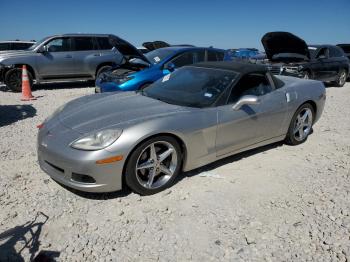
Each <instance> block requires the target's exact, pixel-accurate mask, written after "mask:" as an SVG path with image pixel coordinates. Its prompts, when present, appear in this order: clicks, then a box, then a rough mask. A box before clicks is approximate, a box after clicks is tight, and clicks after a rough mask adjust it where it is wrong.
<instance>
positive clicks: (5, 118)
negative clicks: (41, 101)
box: [0, 105, 36, 127]
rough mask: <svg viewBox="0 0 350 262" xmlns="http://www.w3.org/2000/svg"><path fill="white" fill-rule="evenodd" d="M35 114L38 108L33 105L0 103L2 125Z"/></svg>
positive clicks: (0, 122)
mask: <svg viewBox="0 0 350 262" xmlns="http://www.w3.org/2000/svg"><path fill="white" fill-rule="evenodd" d="M35 115H36V109H35V108H34V107H33V106H32V105H0V127H2V126H7V125H10V124H12V123H15V122H17V121H20V120H23V119H26V118H29V117H34V116H35Z"/></svg>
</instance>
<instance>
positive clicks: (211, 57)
mask: <svg viewBox="0 0 350 262" xmlns="http://www.w3.org/2000/svg"><path fill="white" fill-rule="evenodd" d="M224 55H225V51H224V50H221V49H216V48H211V47H210V48H205V47H187V46H172V47H165V48H160V49H156V50H153V51H151V52H149V53H147V54H144V55H143V54H141V53H140V55H139V56H138V57H137V58H133V59H131V60H127V59H125V63H124V64H122V65H119V66H117V67H114V68H112V69H110V70H108V71H105V72H103V73H101V74H100V75H99V76H98V77H97V80H96V88H95V92H96V93H103V92H113V91H133V90H140V89H143V88H145V87H146V86H148V85H150V84H151V83H153V82H155V81H156V80H158V79H160V78H161V77H163V76H165V75H167V74H169V73H171V72H172V71H174V70H175V69H176V68H179V67H182V66H185V65H190V64H194V63H197V62H203V61H222V60H223V59H224Z"/></svg>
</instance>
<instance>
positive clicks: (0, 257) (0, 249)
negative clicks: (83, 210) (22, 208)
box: [0, 212, 60, 261]
mask: <svg viewBox="0 0 350 262" xmlns="http://www.w3.org/2000/svg"><path fill="white" fill-rule="evenodd" d="M48 219H49V217H48V216H47V215H45V214H44V213H42V212H38V213H37V214H36V216H35V218H34V220H33V221H28V222H27V223H25V224H23V225H20V226H16V227H14V228H11V229H9V230H6V231H5V232H3V233H0V243H1V244H0V261H25V259H24V258H23V257H22V252H23V251H24V250H25V249H28V251H29V254H30V259H29V261H55V258H57V257H58V256H59V254H60V253H59V252H57V251H49V250H41V251H40V252H39V253H38V251H39V248H40V234H41V231H42V227H43V226H44V224H45V223H46V222H47V220H48ZM37 253H38V255H37V256H35V255H36V254H37Z"/></svg>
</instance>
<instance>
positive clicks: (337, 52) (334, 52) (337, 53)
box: [329, 46, 344, 57]
mask: <svg viewBox="0 0 350 262" xmlns="http://www.w3.org/2000/svg"><path fill="white" fill-rule="evenodd" d="M329 51H330V52H329V56H330V57H341V56H343V55H344V52H343V50H341V49H340V48H339V47H336V46H335V47H331V48H330V49H329Z"/></svg>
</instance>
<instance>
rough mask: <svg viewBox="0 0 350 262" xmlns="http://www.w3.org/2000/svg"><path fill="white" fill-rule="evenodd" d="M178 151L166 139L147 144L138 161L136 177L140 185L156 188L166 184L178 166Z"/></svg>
mask: <svg viewBox="0 0 350 262" xmlns="http://www.w3.org/2000/svg"><path fill="white" fill-rule="evenodd" d="M177 157H178V156H177V153H176V150H175V148H174V147H173V145H171V144H170V143H168V142H166V141H156V142H153V143H152V144H150V145H149V146H147V147H146V148H145V149H144V150H143V151H142V152H141V154H140V156H139V157H138V159H137V162H136V168H135V172H136V177H137V180H138V182H139V183H140V185H142V186H143V187H145V188H147V189H155V188H158V187H161V186H163V185H164V184H166V183H167V182H168V181H169V179H170V178H171V177H172V176H173V175H174V173H175V170H176V168H177V162H178V161H177Z"/></svg>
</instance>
